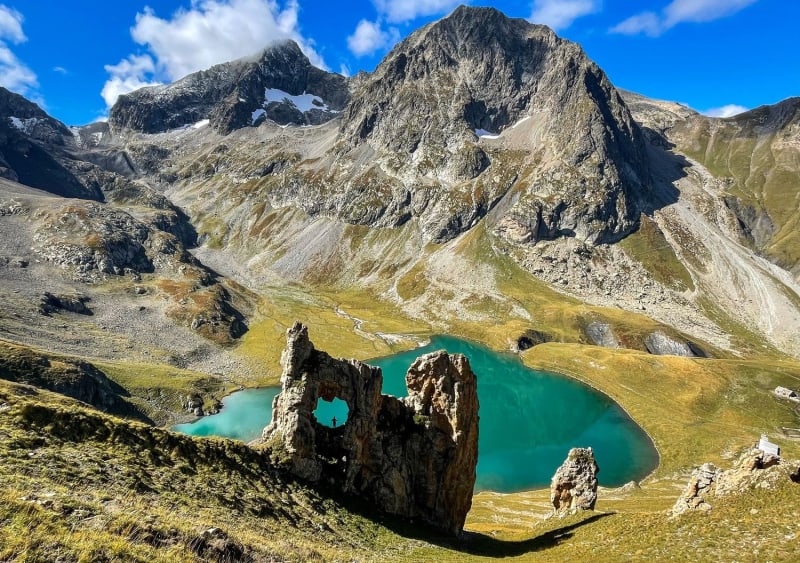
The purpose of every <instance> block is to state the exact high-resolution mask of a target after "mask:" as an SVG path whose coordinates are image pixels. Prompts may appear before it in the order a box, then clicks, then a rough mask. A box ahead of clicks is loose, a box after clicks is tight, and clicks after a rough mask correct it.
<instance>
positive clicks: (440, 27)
mask: <svg viewBox="0 0 800 563" xmlns="http://www.w3.org/2000/svg"><path fill="white" fill-rule="evenodd" d="M523 118H527V119H529V120H530V121H531V122H532V123H536V129H535V131H534V132H532V133H531V134H530V135H529V137H528V139H526V140H525V141H523V144H524V145H526V150H529V151H530V152H529V154H527V155H522V156H519V155H518V156H516V157H513V158H511V159H510V160H511V161H513V162H511V161H510V162H502V164H501V161H500V160H499V156H498V157H497V158H495V157H494V156H493V155H492V153H491V152H487V151H489V147H488V146H485V145H484V144H483V142H482V141H480V140H479V138H478V136H477V134H476V131H477V132H480V130H485V131H490V132H492V133H501V132H503V131H505V130H510V129H511V128H512V126H513V125H515V124H516V123H519V122H520V121H521V120H522V119H523ZM526 126H530V125H526ZM576 132H579V133H578V135H577V136H576ZM342 136H343V138H344V142H345V143H346V146H347V147H349V150H351V151H356V152H358V151H363V150H364V149H365V147H368V148H369V149H371V150H372V151H374V153H375V155H376V157H377V158H378V159H379V160H381V161H382V162H383V169H384V170H388V171H390V173H391V172H392V171H394V172H393V173H394V174H396V175H397V176H403V175H411V174H412V172H416V175H418V176H420V177H425V178H430V179H431V180H432V181H433V182H434V184H439V190H442V191H446V192H448V193H447V204H446V205H445V204H444V203H443V202H440V201H437V200H436V199H435V198H432V197H430V196H427V197H426V203H427V205H425V206H424V207H425V209H426V210H425V218H424V220H423V222H424V223H425V226H426V230H427V232H428V233H429V234H430V236H431V238H432V239H433V240H437V241H442V240H447V239H449V238H452V237H453V236H455V235H457V234H458V233H460V232H463V231H464V230H466V229H468V228H470V227H471V226H472V224H474V221H475V220H476V219H479V218H481V217H483V216H484V215H485V214H486V213H487V212H488V211H489V210H490V209H491V208H493V207H494V206H495V205H497V203H498V202H499V201H500V200H501V199H502V198H503V197H504V196H506V194H507V193H508V192H509V190H510V189H511V187H512V186H517V188H518V189H517V190H516V192H518V193H515V194H514V196H513V199H512V201H510V202H509V205H508V210H507V211H506V212H505V213H503V214H502V217H500V218H499V220H498V223H497V231H498V232H499V233H501V234H503V235H504V236H506V237H508V238H509V239H511V240H513V241H515V242H521V243H535V242H536V241H538V240H542V239H553V238H558V237H561V236H577V237H580V238H582V239H586V240H587V241H590V242H599V241H604V240H611V239H615V238H617V237H620V236H621V235H623V234H625V233H627V232H629V231H630V230H631V229H633V228H634V227H635V225H636V224H637V220H638V217H639V207H638V204H637V202H638V200H639V199H640V197H641V196H642V195H643V193H644V191H646V185H647V182H648V179H649V173H648V171H647V166H646V156H645V149H644V144H643V141H642V138H641V135H640V132H639V129H638V126H637V125H636V124H635V122H634V121H633V119H632V118H631V116H630V114H629V113H628V110H627V109H626V107H625V105H624V102H623V101H622V99H621V98H620V96H619V94H617V92H616V90H614V88H613V87H612V86H611V84H610V83H609V81H608V79H607V78H606V76H605V75H604V74H603V72H602V71H601V70H600V69H599V68H598V67H597V66H596V65H595V64H594V63H592V62H591V61H590V60H589V59H588V58H587V57H586V55H585V54H584V53H583V51H582V50H581V49H580V48H579V47H578V46H577V45H575V44H573V43H570V42H568V41H564V40H562V39H559V38H558V37H557V36H556V35H555V34H554V33H553V32H552V31H551V30H549V29H548V28H546V27H544V26H534V25H531V24H529V23H528V22H526V21H524V20H521V19H509V18H507V17H506V16H504V15H503V14H501V13H500V12H498V11H497V10H494V9H491V8H467V7H461V8H458V9H457V10H456V11H455V12H454V13H453V14H452V15H451V16H449V17H447V18H445V19H443V20H441V21H439V22H436V23H434V24H431V25H429V26H426V27H424V28H422V29H420V30H419V31H417V32H415V33H413V34H412V35H411V36H410V37H409V38H408V39H406V40H405V41H403V42H402V43H400V44H399V45H398V46H397V47H395V48H394V50H393V51H392V52H391V53H390V54H389V55H388V56H387V57H386V59H384V61H383V62H382V63H381V64H380V65H379V66H378V68H377V69H376V71H375V73H374V74H373V75H371V76H368V77H366V78H364V79H363V80H361V81H360V82H359V83H358V84H357V85H356V86H355V87H354V93H353V98H352V100H351V102H350V104H349V105H348V106H347V109H346V110H345V112H344V114H343V121H342ZM359 154H361V153H360V152H359ZM507 157H508V155H507ZM495 161H497V164H498V165H502V166H503V167H509V168H513V169H516V170H517V172H518V174H516V175H515V176H514V177H512V178H510V182H509V181H500V179H499V178H497V177H496V175H497V174H498V171H497V170H494V167H493V166H492V163H493V162H495ZM598 163H603V164H602V165H598ZM478 178H482V179H483V180H482V181H478V180H477V179H478ZM466 183H469V184H466ZM460 184H464V186H463V187H461V188H459V189H457V190H456V189H454V188H453V186H454V185H460ZM415 196H416V194H412V196H411V198H410V200H409V201H408V203H406V205H405V206H404V209H405V210H408V212H411V213H412V214H416V212H415V210H414V208H413V205H412V201H413V200H414V199H415ZM400 207H403V206H400Z"/></svg>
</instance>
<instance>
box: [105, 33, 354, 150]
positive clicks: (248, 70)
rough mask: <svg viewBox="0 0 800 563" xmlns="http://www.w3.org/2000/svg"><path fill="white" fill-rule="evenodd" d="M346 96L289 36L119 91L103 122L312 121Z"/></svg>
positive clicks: (341, 80)
mask: <svg viewBox="0 0 800 563" xmlns="http://www.w3.org/2000/svg"><path fill="white" fill-rule="evenodd" d="M268 91H269V92H268ZM281 93H285V94H286V96H284V95H283V94H281ZM348 96H349V90H348V82H347V79H346V78H345V77H343V76H341V75H338V74H333V73H330V72H325V71H323V70H320V69H318V68H316V67H314V66H313V65H312V64H311V63H310V62H309V60H308V58H307V57H306V56H305V55H304V54H303V52H302V51H301V50H300V47H298V45H297V44H296V43H295V42H294V41H285V42H280V43H276V44H275V45H273V46H271V47H268V48H267V49H265V50H264V51H263V52H262V53H260V54H259V55H258V56H257V57H253V58H250V59H240V60H238V61H233V62H229V63H223V64H220V65H216V66H214V67H211V68H210V69H208V70H204V71H200V72H196V73H194V74H190V75H189V76H186V77H185V78H182V79H181V80H178V81H177V82H175V83H173V84H169V85H165V86H153V87H149V88H143V89H141V90H137V91H136V92H132V93H130V94H126V95H123V96H120V97H119V100H118V101H117V103H116V104H114V107H112V108H111V112H110V114H109V124H110V126H111V128H112V130H115V131H119V130H122V129H133V130H135V131H142V132H144V133H158V132H162V131H167V130H169V129H176V128H178V127H183V126H185V125H190V124H193V123H197V122H200V121H202V120H204V119H208V120H209V123H210V125H211V127H213V128H214V130H216V131H218V132H220V133H222V134H227V133H230V132H231V131H233V130H235V129H239V128H242V127H247V126H251V125H254V124H257V123H258V122H259V119H261V117H262V116H265V117H267V118H269V119H272V120H273V121H275V122H277V123H279V124H281V125H285V124H287V123H293V124H297V125H316V124H320V123H324V122H326V121H329V120H330V119H332V118H334V117H335V116H336V115H337V114H338V112H339V111H340V110H341V109H342V108H344V106H345V104H346V103H347V100H348Z"/></svg>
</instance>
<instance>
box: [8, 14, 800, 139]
mask: <svg viewBox="0 0 800 563" xmlns="http://www.w3.org/2000/svg"><path fill="white" fill-rule="evenodd" d="M459 3H464V2H458V1H455V2H454V1H451V0H350V1H348V2H334V1H331V0H116V1H114V2H103V3H100V2H97V0H71V1H70V0H67V1H64V0H36V1H33V0H0V85H3V86H6V87H8V88H10V89H12V90H14V91H17V92H20V93H22V94H23V95H25V96H27V97H29V98H31V99H34V100H35V101H37V102H39V103H40V104H42V105H43V106H44V107H45V109H47V110H48V111H49V112H50V113H51V114H52V115H54V116H55V117H57V118H59V119H61V120H62V121H64V122H65V123H67V124H70V125H72V124H83V123H88V122H91V121H94V120H95V119H97V118H99V117H102V116H104V115H106V114H107V112H108V107H109V104H110V103H112V102H113V100H114V99H115V97H116V96H117V95H118V94H119V93H123V92H125V91H129V90H130V89H132V88H135V87H138V86H142V85H145V84H152V83H164V82H170V81H172V80H175V79H177V78H180V77H181V76H183V75H184V74H186V73H188V72H191V71H194V70H199V69H201V68H207V67H208V66H210V65H211V64H214V63H217V62H223V61H225V60H231V59H234V58H237V57H240V56H245V55H248V54H252V53H255V52H257V51H259V50H260V49H261V48H263V47H264V46H265V45H266V44H268V43H269V42H270V41H271V40H274V39H279V38H287V37H289V38H293V39H295V40H297V41H298V43H300V45H301V46H302V47H303V49H304V50H305V52H306V53H307V54H308V55H309V57H310V58H311V59H312V62H315V63H316V64H317V65H318V66H323V67H325V68H328V69H329V70H332V71H336V72H343V73H355V72H358V71H359V70H367V71H371V70H373V69H374V68H375V66H376V65H377V64H378V62H380V59H381V58H382V57H383V56H384V55H385V54H386V53H387V52H388V51H389V49H391V47H392V45H394V44H395V43H396V42H397V41H399V40H401V39H402V38H404V37H405V36H407V35H408V34H409V33H410V32H412V31H413V30H414V29H416V28H418V27H419V26H421V25H424V24H425V23H428V22H430V21H432V20H435V19H438V18H440V17H442V16H444V15H446V14H447V13H449V12H450V11H451V10H452V9H453V8H454V7H455V6H457V5H458V4H459ZM468 3H470V4H472V5H481V6H494V7H496V8H498V9H500V10H502V11H503V12H505V13H506V14H508V15H509V16H513V17H521V18H526V19H529V20H530V21H533V22H534V23H546V24H549V25H550V26H551V27H553V28H555V29H556V31H557V32H558V33H559V34H560V35H561V36H563V37H566V38H568V39H571V40H573V41H576V42H578V43H580V44H581V45H582V46H583V48H584V49H585V51H586V52H587V54H588V55H589V57H591V58H592V59H593V60H595V61H596V62H597V63H598V64H599V65H600V66H601V67H602V68H603V69H604V70H605V71H606V73H607V74H608V75H609V77H610V78H611V80H612V82H613V83H614V84H615V85H617V86H618V87H621V88H626V89H629V90H633V91H636V92H640V93H642V94H644V95H647V96H650V97H654V98H660V99H668V100H674V101H678V102H682V103H685V104H688V105H689V106H691V107H693V108H695V109H697V110H700V111H704V112H707V111H710V110H716V113H724V114H727V113H731V112H735V111H737V110H742V109H744V108H753V107H756V106H759V105H762V104H768V103H775V102H777V101H779V100H781V99H784V98H787V97H789V96H800V57H798V52H800V50H798V47H797V35H798V22H800V2H797V1H795V0H791V1H789V0H652V1H640V2H631V1H629V0H520V1H512V0H495V1H491V2H486V1H483V2H482V1H480V0H475V1H473V2H468ZM726 106H731V107H726ZM720 108H726V109H725V110H722V109H720Z"/></svg>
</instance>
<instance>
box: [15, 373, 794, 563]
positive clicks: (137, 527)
mask: <svg viewBox="0 0 800 563" xmlns="http://www.w3.org/2000/svg"><path fill="white" fill-rule="evenodd" d="M32 460H33V461H35V462H34V463H32ZM677 492H678V491H677V489H674V488H673V484H672V483H667V484H666V485H664V484H662V485H661V486H660V487H651V488H650V489H649V490H647V491H646V492H643V491H640V490H634V491H633V492H632V493H623V492H620V491H615V492H614V491H612V492H606V493H605V494H603V495H601V500H600V501H599V503H598V507H597V508H598V512H596V513H587V514H581V515H576V516H572V517H569V518H565V519H559V518H549V519H547V518H544V517H545V516H546V515H547V513H548V508H547V503H546V501H547V498H546V492H536V491H534V492H531V493H524V494H518V495H492V494H482V495H479V496H478V497H477V498H476V501H475V508H474V509H473V511H472V513H471V514H470V518H469V521H468V525H467V528H468V533H467V534H466V535H465V536H464V537H463V538H462V539H461V540H458V541H456V540H451V539H447V538H442V537H436V536H431V535H430V534H427V533H425V532H424V531H422V530H418V529H415V528H413V527H410V526H407V525H400V524H396V523H391V522H389V523H387V524H388V525H389V526H388V527H387V525H386V524H382V523H379V522H376V521H373V520H370V519H368V518H365V517H363V516H359V515H358V514H356V513H354V512H352V511H350V510H348V509H346V508H345V507H343V506H342V505H341V504H338V503H337V502H335V501H333V500H330V499H325V498H323V497H322V496H320V495H319V493H316V492H315V491H313V490H310V489H308V488H306V487H304V486H303V485H302V484H299V483H296V482H294V481H292V480H287V479H286V478H285V477H282V476H281V475H279V474H276V473H275V472H274V471H273V470H272V469H270V462H269V460H268V459H267V458H266V456H264V455H263V454H260V453H259V452H257V451H254V450H252V449H250V448H247V447H245V446H244V445H242V444H240V443H236V442H234V441H230V440H221V439H212V440H209V439H197V438H190V437H185V436H180V435H176V434H173V433H170V432H166V431H163V430H159V429H154V428H151V427H147V426H144V425H142V424H138V423H134V422H126V421H123V420H120V419H116V418H113V417H109V416H107V415H102V414H99V413H97V412H95V411H91V410H87V409H86V408H85V407H83V406H80V405H78V404H76V403H74V402H73V401H71V400H68V399H65V398H63V397H62V396H59V395H56V394H52V393H49V392H46V391H39V390H36V389H34V388H31V387H26V386H20V385H16V384H13V383H8V382H2V381H0V499H2V501H3V502H2V503H0V524H1V525H0V560H3V561H6V560H12V561H13V560H26V561H52V560H55V559H56V558H60V559H61V560H64V561H97V560H124V561H196V560H220V559H221V558H224V557H228V558H232V559H234V560H241V559H244V558H246V557H249V558H251V559H248V560H255V561H275V560H279V561H284V560H288V561H323V560H330V561H387V560H392V561H481V560H491V559H496V558H497V557H505V558H508V559H509V560H520V561H530V560H536V561H563V560H579V559H580V560H589V559H592V560H598V559H601V560H605V561H623V560H630V559H632V558H634V559H639V558H640V559H643V560H654V559H656V560H665V559H670V558H677V559H683V558H685V557H686V554H687V551H686V550H687V549H691V550H692V553H693V554H695V557H696V558H697V559H700V560H719V559H720V558H721V559H726V560H729V559H732V558H734V559H738V558H740V557H741V556H743V555H745V556H747V557H748V558H749V557H750V554H751V553H752V554H753V555H752V556H753V557H755V556H756V554H757V555H758V556H759V557H766V558H768V559H771V560H776V561H778V560H786V561H789V560H792V559H793V558H795V557H796V556H797V547H796V545H795V542H794V541H793V539H794V537H795V536H796V534H797V533H798V532H800V529H799V528H798V524H797V515H798V512H797V510H798V509H797V506H798V505H800V486H797V485H795V484H793V483H791V482H790V481H789V480H788V479H785V480H784V481H782V482H781V484H780V485H779V487H778V488H777V489H776V490H764V489H758V490H754V491H750V492H748V493H746V494H745V495H743V496H741V497H731V498H728V499H717V500H715V501H714V510H713V511H712V512H711V514H710V515H708V516H706V515H701V514H690V515H688V516H686V517H683V518H680V519H678V520H675V521H670V520H668V519H667V517H666V515H665V514H664V513H661V512H658V510H660V509H662V508H665V507H667V506H669V505H670V504H671V503H672V502H674V499H675V497H676V496H677ZM645 503H650V505H649V506H643V504H645ZM210 528H218V529H219V530H220V532H218V533H216V534H215V535H214V536H212V537H211V538H207V537H204V532H205V531H206V530H209V529H210Z"/></svg>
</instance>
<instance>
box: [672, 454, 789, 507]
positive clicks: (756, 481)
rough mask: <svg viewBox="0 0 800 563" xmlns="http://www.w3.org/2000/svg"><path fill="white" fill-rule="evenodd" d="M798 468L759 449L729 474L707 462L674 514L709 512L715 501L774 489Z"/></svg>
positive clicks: (683, 495) (741, 459)
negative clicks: (758, 488) (696, 511)
mask: <svg viewBox="0 0 800 563" xmlns="http://www.w3.org/2000/svg"><path fill="white" fill-rule="evenodd" d="M796 469H797V462H791V463H790V462H784V461H783V460H781V458H779V457H777V456H775V455H772V454H769V453H766V452H763V451H761V450H759V449H757V448H753V449H750V450H747V451H745V452H744V453H743V454H742V455H741V456H740V457H739V459H738V460H737V461H736V462H735V463H734V465H733V467H732V468H731V469H728V470H726V471H723V470H722V469H719V468H718V467H716V466H715V465H714V464H713V463H705V464H703V465H702V466H700V467H699V468H697V469H695V470H694V471H693V472H692V476H691V478H690V479H689V483H688V485H687V486H686V490H685V491H684V492H683V494H682V495H681V496H680V497H678V500H677V501H676V502H675V506H673V507H672V510H671V512H670V515H671V516H673V517H674V516H679V515H681V514H683V513H684V512H686V511H688V510H702V511H705V512H708V511H710V510H711V509H712V505H711V501H712V500H713V499H714V498H717V497H723V496H726V495H732V494H740V493H743V492H745V491H747V490H750V489H752V488H754V487H760V488H764V489H772V488H774V487H775V486H777V484H778V482H779V481H780V480H782V479H786V478H789V479H792V474H793V473H792V472H793V471H796ZM792 480H794V479H792Z"/></svg>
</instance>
